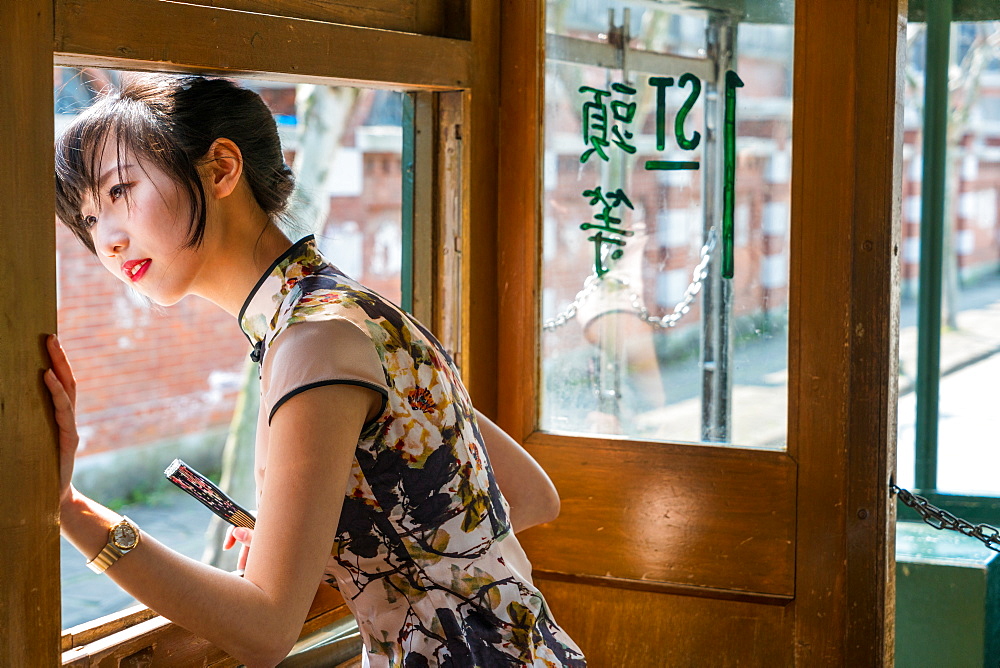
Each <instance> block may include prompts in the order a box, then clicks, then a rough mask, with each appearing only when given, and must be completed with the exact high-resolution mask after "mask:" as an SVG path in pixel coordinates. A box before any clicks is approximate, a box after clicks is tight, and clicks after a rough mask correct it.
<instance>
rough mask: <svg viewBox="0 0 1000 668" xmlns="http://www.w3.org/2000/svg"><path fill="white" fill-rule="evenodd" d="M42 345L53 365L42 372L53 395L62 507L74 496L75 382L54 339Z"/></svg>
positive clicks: (50, 337) (67, 362) (62, 351)
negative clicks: (47, 350)
mask: <svg viewBox="0 0 1000 668" xmlns="http://www.w3.org/2000/svg"><path fill="white" fill-rule="evenodd" d="M45 343H46V346H47V347H48V349H49V359H50V360H51V361H52V368H51V369H48V370H47V371H46V372H45V385H46V386H47V387H48V388H49V393H50V394H51V395H52V405H53V407H54V408H55V417H56V425H58V427H59V502H60V503H65V502H66V501H68V500H69V499H70V498H72V495H73V487H72V484H71V483H72V480H73V464H74V462H75V461H76V450H77V447H79V445H80V435H79V434H78V433H77V430H76V379H75V378H74V377H73V369H72V368H71V367H70V365H69V359H67V357H66V351H64V350H63V348H62V346H61V345H60V344H59V339H58V338H56V335H55V334H51V335H49V338H48V339H47V340H46V342H45Z"/></svg>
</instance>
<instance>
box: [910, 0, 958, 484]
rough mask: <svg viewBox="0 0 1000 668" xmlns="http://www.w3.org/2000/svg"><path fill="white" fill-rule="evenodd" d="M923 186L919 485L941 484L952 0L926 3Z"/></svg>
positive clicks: (918, 418)
mask: <svg viewBox="0 0 1000 668" xmlns="http://www.w3.org/2000/svg"><path fill="white" fill-rule="evenodd" d="M926 11H927V58H926V61H927V67H926V72H925V78H924V146H923V174H922V176H921V178H922V183H921V187H920V210H921V214H920V287H919V293H918V295H919V296H918V303H917V383H916V387H917V423H916V487H917V488H918V489H921V490H933V489H936V488H937V459H938V447H937V446H938V438H937V437H938V383H939V381H940V376H941V274H942V260H943V255H944V253H943V247H944V217H945V210H944V202H945V174H946V165H947V156H948V65H949V60H950V58H949V56H950V48H949V39H950V33H951V18H952V0H936V1H935V2H928V3H927V5H926Z"/></svg>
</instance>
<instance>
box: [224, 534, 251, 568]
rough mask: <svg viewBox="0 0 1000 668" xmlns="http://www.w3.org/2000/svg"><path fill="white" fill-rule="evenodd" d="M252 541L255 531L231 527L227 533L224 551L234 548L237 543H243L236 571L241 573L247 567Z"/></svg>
mask: <svg viewBox="0 0 1000 668" xmlns="http://www.w3.org/2000/svg"><path fill="white" fill-rule="evenodd" d="M252 540H253V529H247V528H246V527H234V526H230V527H229V529H228V530H227V531H226V539H225V540H224V541H223V542H222V549H223V550H228V549H230V548H232V547H233V546H234V545H236V543H237V542H239V543H241V545H240V556H239V558H238V559H237V560H236V569H237V570H239V571H241V572H242V571H243V570H245V569H246V567H247V555H248V554H249V553H250V541H252Z"/></svg>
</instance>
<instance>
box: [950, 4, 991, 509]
mask: <svg viewBox="0 0 1000 668" xmlns="http://www.w3.org/2000/svg"><path fill="white" fill-rule="evenodd" d="M951 44H952V49H951V67H950V68H949V91H950V95H949V111H948V154H947V155H948V164H947V180H946V190H945V203H946V204H945V210H946V212H947V213H946V216H945V219H946V237H945V238H946V239H947V240H948V241H946V245H945V261H944V271H943V272H942V295H943V309H942V325H943V327H942V330H941V365H940V368H941V380H940V385H939V388H940V404H939V411H938V484H937V487H938V489H939V490H941V491H943V492H950V493H956V494H982V495H1000V480H998V479H997V477H996V475H995V472H996V470H997V466H998V465H1000V451H998V450H997V448H996V447H995V445H996V436H995V433H996V415H995V412H996V401H995V398H996V391H995V389H994V388H995V379H996V378H997V377H998V375H1000V355H998V354H997V353H1000V215H998V211H1000V21H983V22H976V23H953V24H952V30H951Z"/></svg>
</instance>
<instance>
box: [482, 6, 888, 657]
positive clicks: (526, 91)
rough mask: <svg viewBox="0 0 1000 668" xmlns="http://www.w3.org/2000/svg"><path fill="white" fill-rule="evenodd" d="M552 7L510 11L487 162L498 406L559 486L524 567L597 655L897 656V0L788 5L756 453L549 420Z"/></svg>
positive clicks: (506, 9)
mask: <svg viewBox="0 0 1000 668" xmlns="http://www.w3.org/2000/svg"><path fill="white" fill-rule="evenodd" d="M544 4H545V3H542V2H538V1H535V2H523V3H505V4H504V5H503V16H502V28H503V31H502V40H501V47H502V52H501V63H502V66H501V101H500V103H501V118H500V137H501V141H500V168H499V176H500V204H499V211H500V229H499V235H500V237H499V238H500V241H499V243H498V255H499V270H498V274H499V276H501V277H507V279H506V280H503V279H502V280H500V281H499V285H498V288H499V294H498V300H499V315H498V319H497V328H498V330H499V331H501V332H502V333H503V334H502V337H501V340H500V344H499V350H500V355H499V359H500V360H501V361H502V364H501V365H500V368H499V374H498V379H499V380H498V387H499V388H500V390H499V393H498V414H499V416H500V422H501V424H502V425H503V426H504V427H505V428H506V429H508V430H509V431H510V432H511V433H512V434H514V435H515V436H516V437H518V438H520V439H522V440H523V442H525V443H526V444H527V447H528V448H529V449H530V451H531V452H532V453H533V454H534V455H535V456H536V457H537V458H538V459H539V460H540V461H541V463H542V464H543V466H544V467H545V468H546V469H547V470H548V471H549V472H550V473H551V475H552V477H553V479H554V481H555V483H556V485H557V487H558V488H559V489H560V492H561V496H562V514H561V516H560V518H559V519H558V520H557V521H555V522H553V523H551V524H549V525H545V526H543V527H541V528H538V529H535V530H532V531H530V532H528V533H527V534H526V535H525V537H524V540H523V542H524V544H525V548H526V550H527V551H528V552H529V555H530V556H531V558H532V561H533V563H534V564H535V567H536V570H535V575H536V581H537V582H538V583H539V584H540V587H541V589H542V590H543V592H544V593H545V595H546V597H547V599H548V601H549V603H550V605H551V607H552V609H553V612H554V614H555V616H556V618H557V619H558V620H559V622H560V623H561V624H562V625H563V626H565V628H567V630H568V631H569V632H570V634H571V635H572V636H573V637H574V638H576V639H577V640H578V641H579V643H580V645H581V647H582V648H583V649H584V651H585V653H586V654H587V656H588V658H589V660H590V663H591V665H593V666H597V667H604V666H702V665H705V666H709V665H711V666H730V665H733V666H735V665H744V666H791V665H798V666H820V665H824V666H826V665H830V666H840V665H848V666H863V665H892V647H893V638H892V628H893V610H892V608H893V597H894V596H893V568H894V559H893V543H894V535H893V526H894V520H895V517H894V510H893V504H892V503H891V497H890V494H889V484H890V481H891V476H892V473H893V471H894V450H895V415H894V407H895V397H896V368H895V358H896V352H895V349H896V337H897V328H898V324H897V315H896V314H897V310H898V309H897V301H896V300H897V291H896V287H897V257H898V250H899V249H898V230H897V226H896V223H895V221H896V220H897V215H896V213H897V210H898V204H899V190H898V178H897V174H896V164H897V156H898V147H899V136H900V117H899V113H898V109H899V108H900V107H899V99H900V94H899V90H900V88H899V84H900V82H899V78H898V73H899V72H900V71H901V67H900V64H901V55H900V53H901V52H900V49H901V48H902V46H903V44H904V42H903V39H902V31H903V30H904V27H905V3H899V2H896V1H895V0H876V1H874V2H869V1H868V0H848V1H846V2H833V1H832V0H815V1H813V0H810V1H809V2H806V1H805V0H800V1H799V2H797V3H795V4H796V7H795V12H794V81H793V91H794V92H793V99H794V105H793V107H794V111H793V112H792V138H791V163H792V164H791V184H790V187H791V192H790V202H791V204H790V225H791V236H790V248H789V254H790V259H789V262H790V271H789V286H788V289H789V296H788V299H789V301H788V334H787V336H788V352H787V363H788V367H787V368H788V384H787V400H788V409H787V441H786V446H785V447H782V448H778V449H774V450H770V451H768V450H761V449H751V448H747V447H739V446H740V443H738V442H737V443H735V447H734V446H733V445H732V444H727V445H711V444H700V445H690V444H686V443H681V442H671V441H670V440H669V439H667V440H660V441H659V442H650V441H645V440H643V439H639V438H635V437H628V436H617V437H607V436H600V435H594V434H590V435H580V434H574V433H557V432H556V431H555V430H552V429H548V430H546V429H542V428H541V425H542V424H543V422H542V412H543V410H544V409H543V408H540V402H539V396H540V395H541V394H542V393H543V392H544V391H545V387H544V386H543V383H542V381H541V380H540V378H541V376H542V374H543V373H546V372H545V371H544V370H543V369H541V353H540V348H541V344H540V340H541V332H542V324H543V322H542V316H541V312H542V306H541V304H540V302H541V301H542V288H541V280H542V276H541V273H542V269H541V267H542V264H543V259H542V257H541V251H540V250H539V248H540V246H541V245H542V243H543V239H542V237H543V234H542V229H543V220H544V217H545V215H546V214H545V213H543V206H542V203H543V200H544V199H545V197H546V196H547V195H546V192H545V190H544V187H543V160H542V155H543V148H542V146H543V133H544V125H545V114H544V110H545V109H546V101H545V99H544V90H545V87H544V73H545V63H546V60H545V51H546V29H545V25H546V23H545V7H544ZM697 4H700V5H705V4H709V5H712V4H713V3H697ZM714 4H715V6H720V5H727V6H730V7H731V6H732V4H733V3H714ZM739 4H740V7H741V8H744V3H739ZM754 4H755V3H745V5H746V7H745V8H746V11H747V12H748V13H749V12H751V11H752V6H753V5H754ZM740 11H742V9H741V10H740ZM738 16H739V12H737V18H738ZM678 74H679V73H678ZM548 168H550V169H551V165H549V166H548ZM513 239H517V240H518V242H516V243H515V242H513V241H512V240H513ZM570 431H572V430H570Z"/></svg>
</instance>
